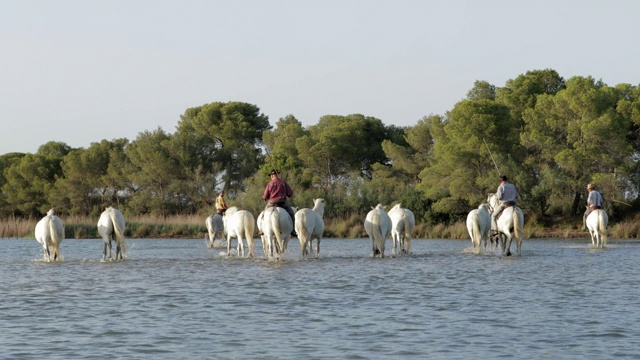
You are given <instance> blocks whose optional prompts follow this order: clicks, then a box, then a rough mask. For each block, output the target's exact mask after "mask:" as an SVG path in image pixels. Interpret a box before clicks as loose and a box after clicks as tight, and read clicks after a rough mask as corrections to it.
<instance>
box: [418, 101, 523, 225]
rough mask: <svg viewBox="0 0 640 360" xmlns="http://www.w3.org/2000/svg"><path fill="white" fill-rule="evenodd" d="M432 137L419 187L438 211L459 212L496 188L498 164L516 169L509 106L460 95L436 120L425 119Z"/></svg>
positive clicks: (516, 150)
mask: <svg viewBox="0 0 640 360" xmlns="http://www.w3.org/2000/svg"><path fill="white" fill-rule="evenodd" d="M429 126H430V127H429V129H430V133H431V135H432V136H433V142H434V145H433V151H432V152H431V156H432V158H431V159H430V165H429V166H427V167H426V168H425V169H424V170H423V171H422V172H421V173H420V175H419V176H420V179H422V182H421V183H420V184H419V185H418V187H419V189H421V190H422V191H424V192H425V194H426V196H427V197H428V198H429V199H433V200H434V201H435V202H434V204H433V207H434V209H435V210H436V211H437V212H440V213H449V214H462V213H466V212H467V211H469V209H470V208H471V207H476V206H477V205H478V204H480V203H482V202H484V201H486V196H487V192H489V191H491V190H495V188H496V187H497V185H496V178H497V177H498V174H497V171H496V167H495V166H496V164H495V163H494V162H493V160H492V157H493V159H495V161H496V162H497V163H498V164H500V166H501V168H500V170H501V172H503V173H511V172H513V173H517V172H518V168H517V163H518V158H519V157H520V156H521V149H520V148H519V146H518V142H517V134H518V129H517V127H515V126H514V123H513V121H512V118H511V116H510V115H509V109H508V108H507V107H506V106H504V105H501V104H499V103H497V102H495V101H491V100H486V99H485V100H476V101H470V100H462V101H461V102H459V103H457V104H456V105H455V107H454V108H453V110H451V111H450V112H449V113H448V114H447V117H446V118H445V119H444V121H443V122H442V123H440V124H438V123H437V119H432V120H431V122H430V123H429Z"/></svg>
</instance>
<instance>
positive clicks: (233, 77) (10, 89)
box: [0, 0, 640, 155]
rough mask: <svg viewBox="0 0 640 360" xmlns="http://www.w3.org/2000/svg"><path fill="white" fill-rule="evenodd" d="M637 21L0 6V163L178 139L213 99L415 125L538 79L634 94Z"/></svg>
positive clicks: (219, 4)
mask: <svg viewBox="0 0 640 360" xmlns="http://www.w3.org/2000/svg"><path fill="white" fill-rule="evenodd" d="M638 19H640V1H636V0H626V1H625V0H606V1H605V0H601V1H594V0H564V1H563V0H540V1H533V0H531V1H528V0H495V1H489V0H475V1H474V0H467V1H463V0H440V1H430V0H386V1H381V0H368V1H367V0H319V1H311V0H245V1H243V0H210V1H196V0H175V1H166V0H109V1H104V0H77V1H70V0H55V1H54V0H50V1H44V0H40V1H39V0H0V136H1V137H0V155H1V154H5V153H8V152H26V153H35V152H36V151H37V149H38V147H39V146H40V145H43V144H45V143H47V142H49V141H61V142H65V143H67V144H68V145H70V146H72V147H84V148H86V147H88V146H89V145H90V144H91V143H93V142H99V141H101V140H103V139H107V140H112V139H116V138H122V137H126V138H128V139H129V140H135V138H136V137H137V136H138V134H139V133H140V132H142V131H145V130H149V131H153V130H155V129H157V128H158V127H160V128H162V129H164V130H165V131H167V132H169V133H173V132H175V128H176V126H177V124H178V121H179V120H180V115H181V114H183V113H184V111H185V110H186V109H187V108H190V107H196V106H200V105H204V104H207V103H211V102H216V101H221V102H228V101H241V102H247V103H251V104H254V105H256V106H258V107H259V108H260V109H261V111H262V113H264V114H265V115H267V116H268V117H269V121H270V123H271V125H275V123H276V122H277V121H278V119H280V118H282V117H285V116H287V115H289V114H292V115H294V116H295V117H296V118H297V119H298V120H300V121H301V122H302V124H303V125H304V126H309V125H315V124H317V122H318V120H319V119H320V117H322V116H323V115H329V114H332V115H349V114H355V113H358V114H363V115H365V116H372V117H376V118H378V119H380V120H382V122H383V123H384V124H387V125H391V124H394V125H398V126H412V125H415V124H417V122H418V121H419V120H420V119H421V118H423V117H424V116H427V115H430V114H444V113H445V112H447V111H449V110H451V109H452V108H453V106H454V105H455V103H457V102H458V101H460V100H462V99H463V98H465V96H466V94H467V92H468V91H469V90H470V89H471V88H472V87H473V83H474V82H475V81H476V80H486V81H488V82H490V83H491V84H493V85H496V86H499V87H501V86H504V84H505V82H506V81H507V80H509V79H514V78H516V77H517V76H518V75H521V74H524V73H526V72H527V71H529V70H541V69H547V68H550V69H554V70H556V71H558V73H559V74H560V75H561V76H563V77H564V78H565V79H568V78H570V77H572V76H576V75H578V76H592V77H594V78H596V79H600V80H602V81H603V82H604V83H606V84H608V85H610V86H615V85H617V84H620V83H630V84H632V85H639V84H640V65H639V64H640V62H639V61H640V46H638V44H637V42H636V41H638V34H639V33H640V32H639V31H640V25H638V24H639V22H638V21H639V20H638Z"/></svg>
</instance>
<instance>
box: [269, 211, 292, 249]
mask: <svg viewBox="0 0 640 360" xmlns="http://www.w3.org/2000/svg"><path fill="white" fill-rule="evenodd" d="M287 216H289V214H287ZM271 228H272V230H273V233H274V234H275V236H276V242H277V243H278V248H277V250H278V253H279V254H283V253H284V240H283V239H282V234H281V232H280V213H279V212H278V209H277V208H275V207H274V208H273V211H271ZM263 230H264V229H263Z"/></svg>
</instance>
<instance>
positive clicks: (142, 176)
mask: <svg viewBox="0 0 640 360" xmlns="http://www.w3.org/2000/svg"><path fill="white" fill-rule="evenodd" d="M390 106H392V104H390ZM305 120H307V121H308V119H305ZM639 159H640V89H639V88H638V86H635V85H630V84H618V85H615V86H609V85H607V84H604V83H602V82H601V81H599V80H596V79H593V78H592V77H590V76H586V77H583V76H575V77H572V78H570V79H564V78H563V77H561V76H560V75H559V74H558V73H557V72H556V71H554V70H551V69H546V70H534V71H528V72H526V73H525V74H522V75H519V76H517V77H516V78H515V79H511V80H508V81H507V82H506V84H505V85H504V86H502V87H499V86H495V85H493V84H490V83H488V82H486V81H476V82H475V84H473V86H472V88H471V90H469V92H468V93H467V95H466V98H464V99H462V100H461V101H459V102H458V103H456V104H455V105H454V107H453V108H452V109H451V110H450V111H448V112H447V113H446V114H440V115H437V114H431V115H427V116H425V117H423V118H422V119H419V120H418V121H417V123H416V124H415V125H414V126H406V127H398V126H395V125H386V124H384V123H383V121H382V120H380V119H377V118H375V117H373V116H366V115H362V114H350V115H325V116H322V117H321V118H320V119H319V120H318V121H317V123H316V124H314V125H310V126H306V127H305V126H303V125H302V122H301V121H300V120H299V119H297V118H296V117H295V116H294V115H288V116H285V117H283V118H280V119H279V120H278V121H277V122H275V124H273V125H272V124H271V123H270V121H269V119H268V117H267V116H265V115H264V114H262V113H261V112H260V109H259V108H258V107H257V106H256V105H253V104H247V103H242V102H227V103H223V102H213V103H209V104H204V105H201V106H197V107H193V108H189V109H187V110H186V111H185V112H184V114H183V115H181V116H180V119H179V121H178V124H177V126H176V130H175V132H173V133H169V132H167V131H165V130H163V129H161V128H158V129H155V130H150V131H144V132H141V133H139V135H138V136H137V138H136V139H134V140H129V139H126V138H120V139H112V140H107V139H102V140H99V139H97V142H94V143H92V144H91V145H90V146H89V147H88V148H71V147H69V146H68V145H67V144H65V143H61V142H56V141H51V142H48V143H46V144H43V145H41V146H40V148H39V149H38V151H37V153H35V154H30V153H27V154H25V153H8V154H4V155H2V156H0V170H1V171H0V224H1V229H0V230H1V231H2V234H0V236H1V237H13V235H18V236H19V237H22V236H27V235H25V234H28V233H29V232H32V231H33V230H32V228H33V226H35V220H37V219H39V218H40V217H42V216H43V215H44V214H45V213H46V212H47V210H49V209H50V208H54V209H55V210H56V213H57V214H58V215H59V216H60V217H61V218H63V221H65V224H66V225H67V232H68V233H67V237H70V238H85V237H97V236H96V235H95V223H96V221H97V218H98V217H99V215H100V213H101V212H102V210H104V208H105V207H106V206H114V207H118V208H119V209H120V210H121V211H122V212H123V213H124V214H125V217H126V218H127V224H128V225H127V228H128V229H127V231H128V232H129V236H131V237H199V236H204V232H205V231H204V219H205V218H206V216H207V215H209V214H211V213H212V212H213V208H214V200H215V197H216V194H217V192H218V191H220V190H224V191H225V193H226V194H227V196H228V198H227V202H228V204H229V205H230V206H238V207H239V208H242V209H246V210H249V211H250V212H252V213H253V214H254V215H255V216H257V214H258V213H259V212H260V211H261V210H262V209H263V207H264V202H263V201H262V199H261V197H262V191H263V189H264V186H265V185H266V183H267V182H268V180H269V178H268V176H267V175H266V174H267V173H268V172H269V171H270V170H271V169H272V168H276V169H278V170H280V171H281V178H283V179H284V180H285V181H287V182H288V183H289V184H290V185H291V187H292V188H293V189H294V197H293V198H292V199H291V201H290V202H291V204H292V205H293V206H296V207H298V208H302V207H311V206H312V204H313V199H314V198H318V197H322V198H324V199H325V200H326V209H325V218H326V219H325V220H326V222H327V236H330V237H345V238H352V237H359V236H362V235H363V232H362V223H363V221H364V218H365V216H366V213H367V212H368V211H369V210H370V208H371V207H372V206H375V205H376V204H378V203H382V204H385V205H388V206H392V205H393V204H395V203H398V202H400V203H402V205H403V207H406V208H409V209H411V210H412V211H413V212H414V214H415V215H416V222H417V224H418V227H417V233H416V237H423V238H465V237H467V235H466V228H465V227H464V219H465V217H466V214H467V213H468V212H469V211H470V210H471V209H474V208H476V207H477V206H478V205H479V204H481V203H483V202H486V199H487V194H488V193H490V192H494V191H495V189H496V188H497V186H498V180H497V178H498V176H499V175H500V174H506V175H508V176H509V178H510V180H511V182H513V183H514V184H515V185H516V187H517V188H518V190H519V193H520V197H519V199H518V205H519V206H521V207H522V208H523V210H524V212H525V218H526V226H525V230H526V231H527V235H528V236H530V237H550V236H553V237H560V236H563V237H573V236H578V235H579V236H583V237H584V236H586V233H584V232H581V231H580V230H579V228H580V227H581V225H582V224H581V221H582V219H581V218H582V211H583V209H584V206H585V199H586V195H587V191H586V185H587V184H588V183H595V184H596V186H597V188H598V190H599V191H600V192H601V193H602V194H603V195H604V197H605V199H606V201H605V205H604V207H605V209H606V210H607V212H608V214H609V218H610V226H609V230H610V232H611V236H613V237H621V238H629V237H638V229H637V226H636V225H635V224H636V223H637V220H638V218H637V215H636V214H638V213H639V212H640V199H639V197H638V195H639V193H640V161H639ZM22 227H24V228H22ZM27 230H29V231H27ZM616 232H619V234H616ZM574 234H576V235H574ZM556 235H557V236H556Z"/></svg>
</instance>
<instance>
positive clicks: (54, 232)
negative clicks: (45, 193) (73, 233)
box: [35, 209, 64, 261]
mask: <svg viewBox="0 0 640 360" xmlns="http://www.w3.org/2000/svg"><path fill="white" fill-rule="evenodd" d="M35 235H36V240H38V242H39V243H40V245H42V248H43V250H44V255H43V256H44V257H45V258H46V259H47V261H51V260H52V257H53V261H56V260H57V259H58V258H59V257H60V249H59V247H60V243H61V242H62V240H63V239H64V225H63V224H62V220H60V218H59V217H57V216H55V215H54V210H53V209H51V210H49V211H48V212H47V216H45V217H43V218H42V219H41V220H40V221H38V223H37V224H36V230H35Z"/></svg>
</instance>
